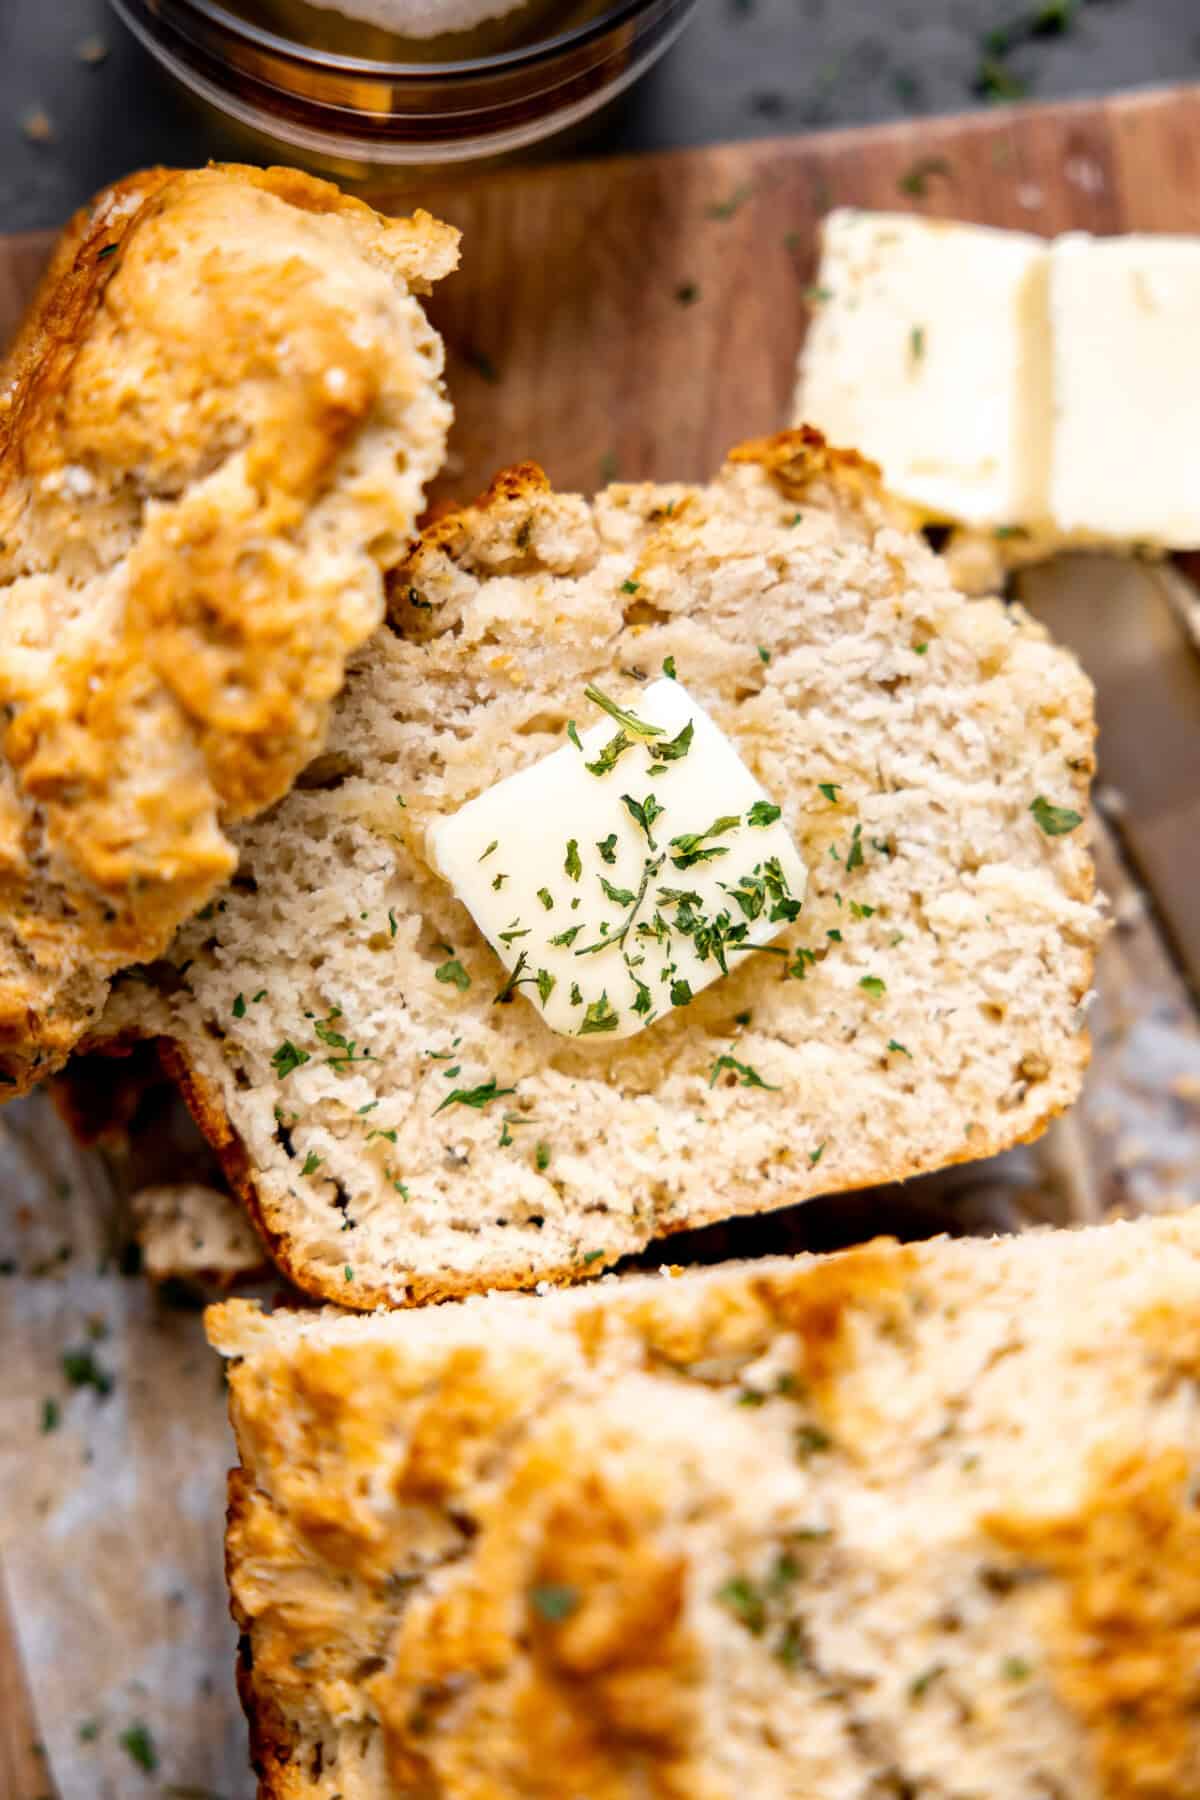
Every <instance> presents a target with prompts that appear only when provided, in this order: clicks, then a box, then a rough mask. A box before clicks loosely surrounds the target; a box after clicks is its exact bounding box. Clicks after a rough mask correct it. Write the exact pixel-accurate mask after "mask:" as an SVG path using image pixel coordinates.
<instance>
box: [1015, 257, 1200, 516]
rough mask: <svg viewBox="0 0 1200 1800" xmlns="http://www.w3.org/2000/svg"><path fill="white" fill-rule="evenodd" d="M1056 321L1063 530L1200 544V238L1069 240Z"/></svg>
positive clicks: (1053, 275) (1054, 296) (1056, 290)
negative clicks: (1199, 440) (1199, 464)
mask: <svg viewBox="0 0 1200 1800" xmlns="http://www.w3.org/2000/svg"><path fill="white" fill-rule="evenodd" d="M1050 317H1051V325H1052V332H1053V344H1054V351H1053V356H1054V450H1053V466H1052V475H1051V484H1050V510H1051V514H1052V517H1053V520H1054V523H1055V526H1056V527H1057V529H1058V530H1059V531H1060V532H1061V533H1062V534H1064V535H1068V534H1073V535H1081V536H1086V537H1091V538H1108V539H1117V540H1123V541H1126V542H1129V541H1135V540H1136V541H1140V542H1143V543H1146V544H1153V545H1157V546H1162V547H1165V548H1174V549H1189V548H1194V547H1196V546H1197V545H1200V485H1198V484H1197V478H1196V448H1195V437H1196V421H1197V418H1200V339H1198V337H1197V329H1198V327H1197V321H1198V320H1200V239H1196V238H1182V237H1149V236H1137V237H1119V238H1109V239H1097V238H1091V237H1087V236H1085V235H1083V234H1082V233H1074V234H1072V235H1070V236H1068V237H1064V238H1060V239H1059V240H1058V241H1057V243H1056V244H1055V245H1054V248H1053V251H1052V253H1051V257H1050Z"/></svg>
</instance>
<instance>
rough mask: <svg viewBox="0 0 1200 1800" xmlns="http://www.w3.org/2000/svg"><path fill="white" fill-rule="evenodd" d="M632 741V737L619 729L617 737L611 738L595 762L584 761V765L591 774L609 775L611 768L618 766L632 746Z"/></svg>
mask: <svg viewBox="0 0 1200 1800" xmlns="http://www.w3.org/2000/svg"><path fill="white" fill-rule="evenodd" d="M632 743H633V739H632V738H630V737H628V736H627V735H626V734H625V732H623V731H618V733H617V735H616V736H615V737H611V738H609V740H608V742H607V744H605V746H604V748H603V749H602V750H601V752H600V754H599V756H598V757H597V758H596V760H595V762H590V763H584V765H583V766H584V768H585V769H586V770H587V772H588V774H589V775H607V774H608V773H609V771H610V770H611V769H615V768H616V766H617V763H618V762H619V761H620V759H621V757H623V756H624V754H625V752H626V751H627V750H628V749H630V748H631V746H632Z"/></svg>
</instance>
